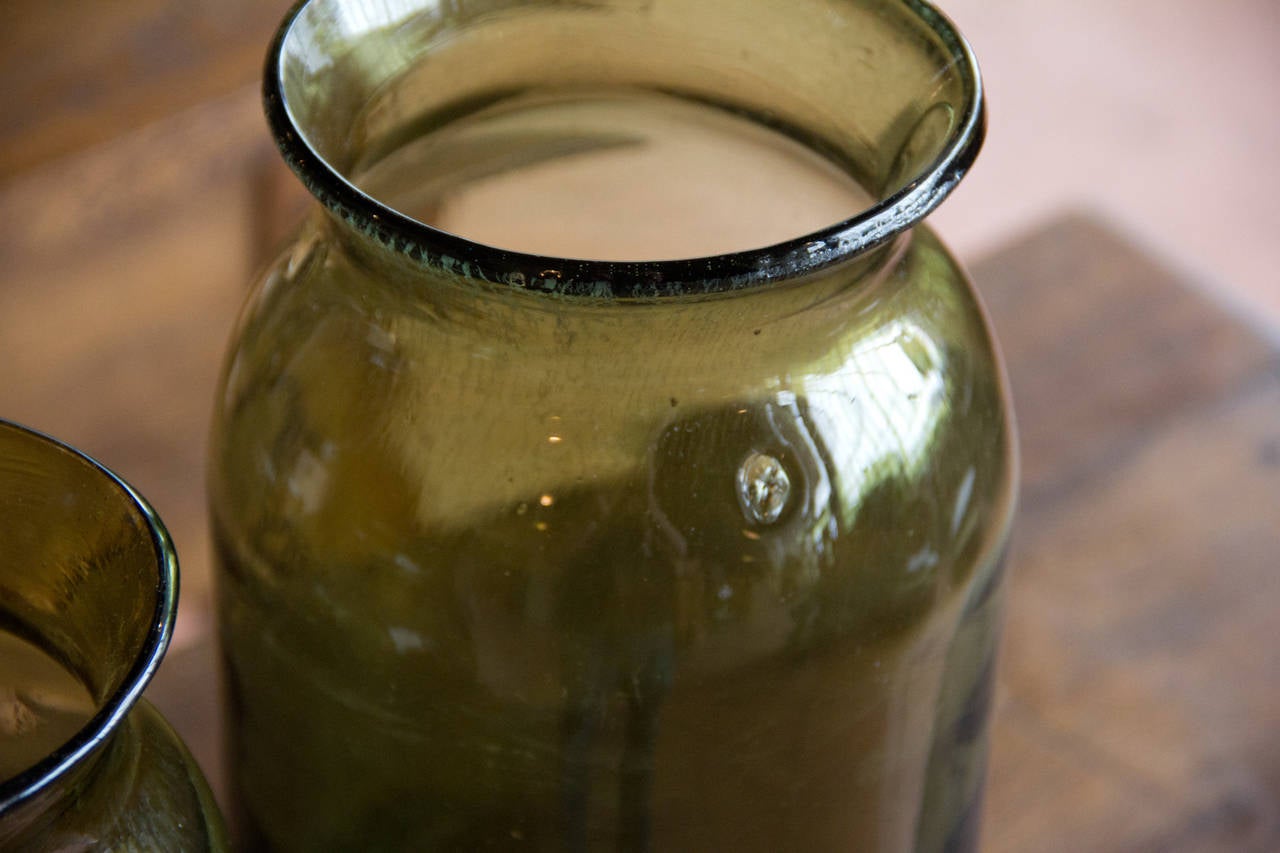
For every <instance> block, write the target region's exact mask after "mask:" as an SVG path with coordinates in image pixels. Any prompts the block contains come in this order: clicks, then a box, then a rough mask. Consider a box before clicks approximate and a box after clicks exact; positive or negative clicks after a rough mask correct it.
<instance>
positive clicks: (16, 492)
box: [0, 421, 226, 853]
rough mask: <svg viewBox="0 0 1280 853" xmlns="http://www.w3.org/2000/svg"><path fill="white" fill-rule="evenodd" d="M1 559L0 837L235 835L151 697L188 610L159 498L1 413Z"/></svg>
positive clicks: (151, 844) (194, 841)
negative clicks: (181, 606) (152, 500)
mask: <svg viewBox="0 0 1280 853" xmlns="http://www.w3.org/2000/svg"><path fill="white" fill-rule="evenodd" d="M0 566H2V567H3V569H2V570H0V850H24V851H25V850H31V851H36V850H172V851H184V853H185V851H192V853H194V851H219V850H225V849H226V840H225V832H224V830H223V827H222V820H221V817H220V816H219V814H218V811H217V808H216V806H215V805H214V802H213V796H212V795H211V794H210V792H209V788H208V786H207V785H206V784H205V780H204V777H203V776H202V775H201V774H200V770H199V768H198V767H197V766H196V764H195V761H194V760H193V759H192V758H191V755H190V754H189V753H188V752H187V750H186V747H185V746H183V744H182V742H181V741H180V740H179V739H178V736H177V735H176V734H174V732H173V730H172V729H170V728H169V726H168V724H167V723H166V722H165V721H164V720H163V719H162V718H161V716H160V714H159V713H158V712H157V711H156V710H155V709H154V708H153V707H151V705H149V704H148V703H147V702H146V701H145V700H144V699H142V698H140V697H141V695H142V691H143V688H144V687H146V685H147V682H148V681H150V680H151V676H152V674H153V673H154V672H155V670H156V667H157V666H159V664H160V659H161V657H163V655H164V651H165V649H166V648H167V646H168V645H169V638H170V635H171V634H172V631H173V620H174V615H175V614H176V612H177V599H178V564H177V558H176V557H175V555H174V551H173V545H172V543H171V542H170V541H169V535H168V534H167V533H166V532H165V530H164V526H163V525H162V524H161V523H160V519H159V518H157V517H156V515H155V512H154V511H153V510H152V509H151V507H150V506H148V505H147V503H146V502H145V501H144V500H143V499H142V498H141V497H140V496H139V495H138V494H137V493H136V492H134V491H133V490H132V489H130V488H129V486H127V485H126V484H124V483H123V482H121V481H120V480H119V479H117V478H116V477H115V476H114V475H113V474H111V472H109V471H107V470H106V469H105V468H103V467H102V466H100V465H98V464H97V463H96V462H94V461H93V460H91V459H89V458H87V457H85V456H83V455H81V454H79V453H77V452H76V451H75V450H73V449H72V448H70V447H67V446H66V445H63V444H60V443H58V442H56V441H54V440H53V439H50V438H47V437H46V436H43V435H40V434H38V433H35V432H31V431H29V430H27V429H25V428H23V427H19V426H16V425H14V424H11V423H7V422H5V421H0Z"/></svg>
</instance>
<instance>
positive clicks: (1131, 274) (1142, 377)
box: [974, 214, 1276, 510]
mask: <svg viewBox="0 0 1280 853" xmlns="http://www.w3.org/2000/svg"><path fill="white" fill-rule="evenodd" d="M974 278H975V280H976V281H977V282H978V283H979V287H980V289H981V290H982V293H983V297H984V298H985V300H986V302H987V305H988V308H989V310H990V312H991V315H992V318H993V320H994V322H995V324H996V327H997V332H998V335H999V338H1000V341H1001V344H1002V346H1003V348H1004V351H1005V353H1006V355H1007V356H1008V363H1009V373H1010V380H1011V382H1012V384H1013V388H1014V391H1015V393H1016V394H1017V409H1018V413H1019V417H1020V419H1021V420H1020V423H1019V432H1020V435H1021V441H1022V447H1023V509H1024V510H1034V509H1035V508H1037V507H1038V506H1039V504H1040V503H1041V502H1042V501H1048V502H1049V503H1050V504H1052V501H1053V500H1054V497H1053V494H1052V493H1054V492H1061V491H1064V490H1069V489H1071V488H1073V486H1074V485H1075V484H1076V483H1078V482H1080V481H1083V480H1087V479H1088V478H1089V477H1092V476H1094V475H1095V474H1096V473H1098V471H1099V470H1100V469H1103V468H1106V467H1108V466H1109V465H1111V464H1113V463H1114V461H1115V459H1116V458H1117V457H1118V456H1123V455H1124V454H1125V453H1126V452H1127V450H1128V448H1129V446H1130V444H1131V443H1132V442H1133V441H1135V440H1140V439H1141V436H1142V435H1144V433H1145V432H1146V431H1147V430H1148V429H1150V428H1151V427H1152V426H1153V425H1156V424H1159V423H1161V422H1163V421H1165V420H1167V419H1169V418H1171V417H1176V416H1177V415H1178V413H1179V412H1181V411H1184V410H1187V409H1189V408H1192V407H1194V406H1197V405H1201V404H1203V403H1205V402H1206V401H1210V400H1212V399H1214V398H1216V397H1219V396H1221V395H1223V394H1224V393H1230V392H1231V390H1232V389H1234V388H1235V387H1237V386H1238V385H1239V384H1240V383H1242V382H1245V381H1248V379H1249V378H1250V377H1252V376H1254V375H1256V374H1257V373H1258V372H1259V371H1260V370H1264V369H1266V366H1267V365H1268V364H1271V363H1274V362H1275V360H1276V355H1275V353H1274V351H1273V347H1271V346H1270V345H1268V344H1267V343H1266V341H1264V340H1263V338H1262V337H1261V336H1260V335H1259V334H1258V333H1257V332H1256V331H1255V330H1252V329H1249V328H1247V327H1245V326H1244V325H1243V324H1242V323H1241V322H1239V321H1238V320H1236V319H1235V318H1232V317H1230V316H1228V315H1227V314H1226V313H1225V312H1224V311H1222V310H1221V309H1219V308H1216V307H1214V306H1212V305H1211V304H1210V303H1209V302H1208V301H1207V300H1206V299H1205V298H1204V297H1203V296H1201V295H1199V294H1198V293H1196V292H1195V290H1194V289H1193V287H1191V286H1190V285H1189V283H1188V282H1186V281H1184V280H1183V279H1182V278H1181V277H1180V276H1179V275H1177V274H1176V273H1174V272H1173V271H1171V270H1169V269H1167V268H1165V267H1163V266H1161V265H1160V264H1159V263H1157V262H1155V261H1153V260H1152V259H1151V258H1150V257H1148V256H1147V255H1145V254H1144V253H1143V252H1142V251H1141V250H1140V249H1138V248H1136V247H1135V246H1134V245H1132V244H1130V243H1127V242H1125V241H1124V240H1121V239H1119V238H1118V237H1117V236H1116V234H1115V232H1113V231H1111V230H1110V229H1108V227H1107V226H1105V225H1104V224H1101V223H1100V222H1097V221H1094V220H1092V219H1090V218H1089V217H1087V216H1084V215H1079V214H1073V215H1068V216H1065V217H1063V218H1061V219H1059V220H1057V221H1055V222H1053V223H1051V224H1049V225H1048V226H1046V227H1043V228H1041V229H1038V230H1037V231H1035V232H1034V233H1032V234H1029V235H1027V236H1025V237H1021V238H1019V239H1017V240H1016V241H1014V242H1013V243H1012V244H1011V245H1010V246H1009V248H1007V249H1005V250H1002V251H997V252H996V253H994V254H993V255H991V256H990V257H988V258H987V259H985V260H984V261H983V262H982V263H980V264H978V265H977V266H976V267H975V268H974Z"/></svg>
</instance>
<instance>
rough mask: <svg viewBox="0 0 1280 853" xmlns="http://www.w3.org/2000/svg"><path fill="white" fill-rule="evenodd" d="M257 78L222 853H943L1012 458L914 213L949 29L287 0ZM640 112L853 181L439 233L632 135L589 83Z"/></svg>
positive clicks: (952, 134) (216, 491) (510, 4)
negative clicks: (259, 111) (583, 227)
mask: <svg viewBox="0 0 1280 853" xmlns="http://www.w3.org/2000/svg"><path fill="white" fill-rule="evenodd" d="M265 95H266V107H267V114H268V117H269V120H270V122H271V126H272V128H273V130H274V133H275V136H276V139H277V142H278V144H279V146H280V149H281V151H282V152H283V154H284V156H285V159H286V160H287V161H288V162H289V164H290V165H291V166H292V168H293V169H294V171H295V172H296V173H297V174H298V176H299V177H300V178H301V179H302V181H303V182H304V183H305V184H306V185H307V187H308V188H309V189H310V190H311V192H312V193H313V194H314V195H315V196H316V198H317V199H318V200H319V202H320V205H318V206H317V210H316V212H315V213H314V215H312V216H311V217H310V218H309V219H308V220H307V221H306V222H305V224H304V225H303V227H302V229H301V231H300V233H299V234H298V236H297V238H296V239H295V240H294V241H293V242H292V244H291V245H290V246H288V247H287V248H286V249H285V250H284V251H283V252H282V253H281V254H280V256H279V258H278V259H277V260H276V261H275V262H274V263H273V264H271V265H270V267H269V268H268V269H267V271H266V272H265V274H264V275H263V276H262V278H261V280H260V281H259V282H258V284H257V286H256V289H255V290H254V292H253V295H252V297H251V298H250V301H249V304H248V307H247V309H246V311H245V313H244V315H243V318H242V320H241V323H240V326H239V328H238V330H237V332H236V334H235V338H234V341H233V344H232V347H231V352H230V356H229V359H228V361H227V365H226V369H225V374H224V379H223V385H222V388H221V391H220V393H219V396H218V400H217V407H218V408H217V412H216V415H215V422H214V428H213V441H212V468H211V487H210V488H211V493H210V494H211V505H212V519H213V525H214V535H215V541H216V543H217V549H218V561H219V565H220V572H219V582H220V583H219V613H220V626H221V642H222V645H223V651H224V658H225V661H226V668H227V684H228V703H227V707H228V710H229V721H228V725H229V732H230V740H229V751H230V759H231V765H232V767H233V772H234V786H235V789H236V792H237V794H236V796H237V800H238V804H239V806H238V807H239V809H240V814H239V822H240V827H241V832H242V835H243V838H244V840H245V842H246V844H247V845H248V846H249V847H250V848H251V849H255V848H256V849H269V850H342V849H356V848H358V849H363V850H409V849H415V850H416V849H438V850H480V849H486V850H487V849H536V850H588V849H591V850H594V849H616V850H626V851H638V850H736V851H754V850H760V851H777V850H812V851H821V850H860V851H893V852H894V853H896V852H897V851H908V850H916V851H941V850H949V851H959V850H971V849H973V848H974V845H975V843H976V842H975V838H976V821H977V815H978V811H979V802H980V792H981V789H982V781H983V772H984V760H985V754H986V748H985V731H986V720H987V716H988V703H989V696H990V690H991V684H992V671H993V655H994V648H995V642H996V634H997V625H998V609H999V601H1000V596H999V591H1000V587H1001V565H1002V555H1003V553H1004V548H1005V540H1006V535H1007V531H1008V528H1009V524H1010V518H1011V512H1012V505H1013V483H1014V481H1015V458H1014V441H1013V433H1012V424H1011V417H1010V411H1009V403H1008V397H1007V390H1006V383H1005V379H1004V376H1003V371H1002V367H1001V365H1000V363H999V359H998V356H997V354H996V349H995V346H994V344H993V341H992V337H991V333H990V330H989V327H988V324H987V321H986V319H985V317H984V314H983V312H982V309H981V308H980V306H979V305H978V302H977V299H976V296H975V294H974V293H973V290H972V288H971V286H970V284H969V283H968V281H967V280H966V278H965V276H964V275H963V273H962V272H961V270H960V269H959V267H958V266H957V264H956V262H955V261H954V260H953V259H952V257H951V256H950V255H949V254H948V253H947V251H946V250H945V249H944V248H943V247H942V245H941V244H940V243H939V242H938V240H937V239H936V238H935V237H934V236H933V234H932V233H931V232H930V231H929V230H928V229H927V228H925V227H923V226H922V225H921V220H922V218H923V217H924V216H925V215H926V214H927V213H928V212H929V211H931V210H932V209H933V208H934V207H935V206H936V205H937V204H938V203H940V202H941V200H942V199H943V198H944V197H945V196H946V194H947V193H948V192H949V191H950V190H951V189H952V188H953V187H954V186H955V185H956V183H957V182H958V181H959V180H960V178H961V177H962V175H963V174H964V173H965V172H966V171H967V169H968V167H969V166H970V164H971V162H972V160H973V158H974V157H975V156H976V153H977V150H978V148H979V146H980V142H981V137H982V132H983V107H982V96H981V87H980V83H979V77H978V72H977V68H976V65H975V62H974V60H973V57H972V55H971V54H970V52H969V49H968V47H967V46H966V45H965V44H964V42H963V40H962V39H961V38H960V36H959V35H958V34H957V33H956V32H955V30H954V29H953V28H952V26H951V25H950V24H949V22H947V20H946V19H945V18H944V17H943V16H941V15H940V14H939V13H938V12H937V11H936V10H935V9H934V8H933V7H932V6H930V5H928V4H927V3H923V2H917V0H788V2H786V3H778V2H765V0H749V2H744V0H732V2H730V0H577V2H563V1H562V0H460V1H459V2H450V3H437V2H429V0H402V2H395V3H383V4H376V5H375V4H371V3H367V2H356V0H311V2H305V3H301V4H300V5H299V6H298V7H296V8H295V9H294V11H293V12H292V13H291V15H290V17H289V18H288V20H286V22H285V23H284V25H283V26H282V28H281V30H280V32H279V35H278V37H277V40H276V42H275V45H274V48H273V50H272V53H271V56H270V59H269V61H268V66H267V78H266V82H265ZM653 99H665V100H663V103H666V104H668V105H669V104H670V103H673V102H674V103H678V104H679V105H681V106H679V107H678V108H677V107H673V108H672V109H685V108H688V109H692V110H699V111H705V112H706V113H707V114H715V115H716V116H718V117H720V118H723V119H725V120H726V121H729V120H732V121H741V122H746V123H749V124H751V125H752V126H754V127H758V128H767V129H768V133H771V134H775V135H777V136H778V137H779V138H782V139H785V140H787V141H788V144H796V145H800V146H803V148H804V149H805V150H806V151H807V152H809V153H810V154H812V155H813V156H814V157H819V158H821V160H822V162H823V163H824V164H826V165H827V166H828V167H829V168H830V173H831V175H832V180H833V181H834V180H850V181H853V182H856V184H857V185H859V186H860V187H862V188H864V189H865V191H866V193H867V194H868V196H869V200H868V201H867V203H866V204H865V206H864V208H863V209H859V210H853V211H850V212H849V215H848V216H847V217H845V218H843V219H841V220H840V221H838V222H836V223H835V224H829V225H825V226H823V227H820V228H817V229H816V230H811V231H810V232H809V233H804V234H801V235H799V236H796V237H793V238H788V239H784V240H782V241H781V242H775V243H773V244H771V245H769V246H767V247H765V248H760V249H749V250H744V251H730V252H727V253H723V254H719V255H715V256H710V257H697V258H685V259H676V260H640V261H629V260H620V261H605V260H592V259H575V258H566V257H552V256H547V255H537V254H530V253H527V252H521V251H516V250H514V249H512V248H496V247H493V246H490V245H486V244H485V243H482V242H478V241H476V240H469V239H466V238H464V237H461V236H459V235H458V234H456V233H452V232H450V231H449V230H446V229H445V228H443V227H433V226H432V225H428V224H424V220H425V221H427V222H430V221H433V220H432V215H433V214H432V211H433V210H436V211H438V209H439V202H440V201H441V199H446V200H447V199H448V198H452V197H454V196H453V195H451V194H454V195H456V193H458V192H461V191H465V190H467V189H468V187H469V186H470V185H471V184H473V183H478V182H480V181H482V180H488V179H490V178H492V177H493V176H495V175H499V174H505V173H507V172H512V171H514V172H522V170H526V169H530V168H533V165H536V164H537V163H541V162H544V161H547V160H557V159H563V158H568V157H572V156H576V154H577V153H578V152H581V151H583V150H589V149H594V148H599V147H608V146H611V145H616V146H618V147H619V148H627V146H630V145H632V144H633V143H635V139H632V138H629V137H625V134H624V137H622V138H620V137H617V136H616V134H618V133H623V131H621V130H618V128H620V127H624V126H625V133H626V134H630V133H632V128H633V126H634V127H638V128H641V130H639V131H636V133H637V134H638V137H637V138H638V139H639V140H640V141H639V143H638V144H639V145H640V146H641V147H643V146H644V145H648V144H657V143H660V142H661V141H662V140H661V139H659V138H658V137H659V136H660V135H661V134H660V132H655V133H654V134H653V136H652V137H651V138H645V136H644V130H643V128H644V126H645V125H644V122H643V121H641V122H638V123H635V124H634V125H633V124H626V123H623V124H619V123H617V122H615V120H614V118H612V116H616V115H620V114H621V113H618V112H616V111H614V112H609V111H608V110H606V111H605V112H604V113H601V112H600V111H599V109H598V108H599V106H600V104H602V103H603V104H606V105H609V110H613V109H614V107H616V106H617V104H619V103H622V102H625V103H626V104H627V105H631V104H635V103H640V102H644V103H649V102H650V101H651V100H653ZM627 109H630V107H629V106H628V107H627ZM664 109H665V107H664ZM575 111H577V112H575ZM622 112H623V113H626V112H627V110H626V109H624V110H623V111H622ZM569 114H573V115H574V116H577V118H575V119H573V120H572V121H570V120H568V119H567V118H566V116H568V115H569ZM601 115H604V116H605V117H604V118H601ZM627 115H630V113H627ZM584 116H585V118H583V117H584ZM579 119H581V120H579ZM717 120H718V119H717ZM762 132H763V131H762ZM610 133H615V136H610ZM495 152H496V153H495ZM596 201H598V199H585V198H584V199H583V201H582V206H583V209H584V210H585V211H587V214H586V216H585V217H584V219H589V218H590V215H591V211H592V210H594V208H593V207H592V205H593V204H594V203H595V202H596ZM780 201H781V199H778V198H772V199H770V198H766V199H758V200H756V201H755V202H754V203H756V204H760V205H769V204H774V203H777V202H780ZM415 205H416V206H415ZM541 212H542V207H541V206H540V204H539V200H538V198H537V197H534V198H531V199H530V200H529V201H528V202H527V203H526V204H525V205H524V206H522V207H521V208H520V209H518V210H516V211H515V213H517V214H520V215H521V216H523V217H524V218H527V219H537V218H538V217H539V216H540V215H541ZM410 213H412V214H413V215H409V214H410ZM727 215H728V214H727V213H726V216H727ZM634 224H636V225H642V224H644V223H634ZM588 249H589V247H588ZM586 253H587V254H590V253H591V252H590V251H588V252H586Z"/></svg>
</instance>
